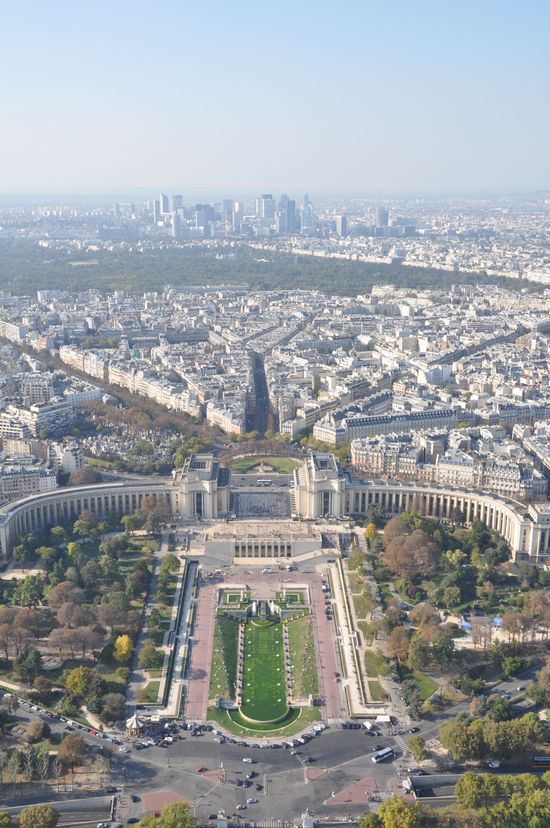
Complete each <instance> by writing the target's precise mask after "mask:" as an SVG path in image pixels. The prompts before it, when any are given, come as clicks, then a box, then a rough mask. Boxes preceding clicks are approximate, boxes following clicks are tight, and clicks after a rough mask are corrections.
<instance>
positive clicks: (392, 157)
mask: <svg viewBox="0 0 550 828" xmlns="http://www.w3.org/2000/svg"><path fill="white" fill-rule="evenodd" d="M102 9H103V10H104V11H105V14H101V10H102ZM98 11H99V12H100V13H98ZM107 12H108V14H107ZM548 14H549V13H548V8H547V7H545V5H544V4H542V3H540V2H529V3H527V4H524V5H523V7H522V8H521V9H519V7H516V5H515V4H512V3H499V4H496V3H494V2H490V3H486V4H484V5H483V7H482V8H481V9H479V8H475V7H474V5H473V4H465V5H464V4H463V5H462V6H461V8H460V10H457V9H453V8H446V7H441V5H440V4H435V3H433V2H428V1H426V2H423V3H421V4H416V5H415V6H414V8H412V7H409V6H408V5H407V4H405V3H402V2H400V3H397V4H393V5H392V8H391V10H390V9H387V10H386V9H383V8H380V7H379V6H377V5H375V4H372V3H366V4H365V3H355V2H352V3H349V4H347V6H346V8H345V9H343V10H342V12H341V13H340V14H334V13H333V10H332V8H329V7H328V5H326V4H320V5H319V4H315V5H313V4H311V3H309V2H307V3H304V4H300V6H299V7H298V8H291V7H290V5H289V4H286V3H283V4H279V5H278V6H277V9H276V10H275V11H271V10H269V9H266V8H262V9H261V10H259V11H258V10H257V9H256V8H255V7H253V6H252V4H250V3H248V2H241V3H238V4H236V5H233V6H232V7H231V8H228V7H227V6H225V5H224V4H221V3H214V4H211V6H210V8H209V13H208V16H207V15H206V13H205V12H204V11H203V10H201V9H197V8H194V7H191V6H189V5H188V4H179V3H173V2H172V3H168V4H166V5H165V7H163V14H162V15H161V14H160V13H159V12H158V11H157V10H156V9H155V10H151V9H150V8H147V7H146V6H145V5H144V4H140V3H137V4H132V6H131V7H130V5H129V3H126V2H122V3H119V4H117V6H116V8H110V7H108V6H107V5H106V4H104V3H103V4H102V3H99V4H94V6H93V7H92V6H91V4H87V3H83V4H79V5H78V6H76V7H75V6H74V5H73V4H71V5H69V4H68V3H65V2H60V3H58V4H56V6H55V7H54V8H50V9H48V11H47V16H46V10H45V7H43V6H42V5H41V4H40V3H37V2H33V3H30V6H29V5H27V6H26V7H25V9H24V10H23V9H18V8H16V7H14V6H12V7H11V8H10V9H9V10H7V13H6V16H5V21H4V23H5V25H4V33H5V36H4V40H5V42H4V44H3V50H2V55H3V61H2V62H3V64H4V67H3V68H4V72H3V75H4V77H5V78H8V77H9V78H10V80H9V83H8V82H5V84H4V86H5V89H4V95H3V99H4V118H5V120H6V123H8V124H9V130H6V131H4V133H3V136H2V138H1V139H0V147H1V148H2V158H3V165H2V167H3V169H2V176H1V180H2V190H3V192H4V193H7V194H13V195H16V194H18V193H19V194H28V193H36V194H38V193H82V192H88V193H102V192H103V193H112V194H123V193H124V192H128V191H130V190H132V191H134V190H138V191H139V190H147V191H148V192H151V193H153V192H154V191H156V190H157V189H158V187H159V186H160V187H162V188H166V189H170V190H172V191H177V192H179V191H182V192H185V193H188V192H190V191H194V192H197V193H200V192H203V193H210V192H212V191H213V190H215V191H216V192H219V193H220V196H221V197H223V193H224V192H225V193H235V194H240V193H242V194H243V195H244V194H245V193H252V192H256V191H259V192H264V191H272V190H273V191H277V192H284V191H285V190H286V191H288V190H294V191H302V192H307V191H309V192H311V193H315V194H320V193H334V194H352V193H353V194H363V193H365V194H366V193H381V192H382V193H383V192H385V193H388V194H390V193H410V192H437V193H445V192H502V191H504V192H510V191H519V192H523V191H532V190H543V189H544V188H546V187H548V186H549V185H550V176H549V170H548V160H547V153H546V146H547V145H548V125H549V119H548V115H547V114H546V113H545V111H544V108H543V107H542V106H541V105H540V102H541V101H542V100H544V97H545V90H546V88H547V86H548V78H547V74H548V71H547V60H546V57H545V36H544V35H545V32H546V31H547V29H548V26H547V23H548ZM23 49H24V54H25V60H24V61H21V54H22V50H23ZM14 67H17V71H15V72H14ZM177 182H179V183H177Z"/></svg>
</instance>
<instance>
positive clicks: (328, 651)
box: [309, 576, 346, 720]
mask: <svg viewBox="0 0 550 828" xmlns="http://www.w3.org/2000/svg"><path fill="white" fill-rule="evenodd" d="M309 589H310V596H311V615H312V624H313V632H314V636H315V652H316V654H317V673H318V676H319V692H320V695H321V698H322V699H323V701H324V704H325V716H326V717H327V719H328V720H332V719H337V718H340V717H342V716H345V715H346V709H345V707H344V704H343V703H342V693H341V690H340V687H341V685H340V683H339V682H337V681H336V677H335V673H339V672H340V665H339V663H338V660H337V656H336V648H335V642H334V636H333V630H332V627H331V624H333V623H334V622H331V621H329V620H328V619H327V616H326V613H325V597H324V594H323V590H322V586H321V579H320V578H319V576H317V577H315V578H312V579H311V581H310V587H309Z"/></svg>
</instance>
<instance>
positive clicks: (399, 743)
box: [393, 736, 409, 753]
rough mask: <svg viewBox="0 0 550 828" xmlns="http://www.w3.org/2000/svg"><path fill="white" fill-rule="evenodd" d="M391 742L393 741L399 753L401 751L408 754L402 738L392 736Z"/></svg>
mask: <svg viewBox="0 0 550 828" xmlns="http://www.w3.org/2000/svg"><path fill="white" fill-rule="evenodd" d="M393 740H394V742H395V744H396V745H397V747H398V748H400V750H401V751H403V753H405V752H407V753H408V752H409V748H408V745H407V743H406V741H405V739H404V738H403V737H402V736H394V737H393Z"/></svg>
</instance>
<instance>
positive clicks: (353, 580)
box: [348, 572, 365, 592]
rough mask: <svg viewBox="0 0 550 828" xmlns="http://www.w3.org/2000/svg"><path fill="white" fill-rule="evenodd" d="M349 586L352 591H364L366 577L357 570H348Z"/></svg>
mask: <svg viewBox="0 0 550 828" xmlns="http://www.w3.org/2000/svg"><path fill="white" fill-rule="evenodd" d="M348 581H349V588H350V590H351V591H352V592H362V591H363V587H364V585H365V579H364V578H363V577H362V576H361V575H359V574H358V573H357V572H348Z"/></svg>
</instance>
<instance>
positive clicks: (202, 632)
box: [185, 582, 218, 722]
mask: <svg viewBox="0 0 550 828" xmlns="http://www.w3.org/2000/svg"><path fill="white" fill-rule="evenodd" d="M217 590H218V586H217V585H216V584H206V583H204V582H203V583H202V584H201V586H200V589H199V598H198V604H197V611H196V617H195V628H194V631H193V639H192V645H191V665H190V670H189V681H186V682H185V684H186V687H187V696H186V701H185V717H186V719H187V720H188V721H191V722H205V721H206V719H207V716H208V714H207V710H208V694H209V689H210V663H211V661H212V651H213V649H214V625H215V623H216V608H217V602H216V596H217Z"/></svg>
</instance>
